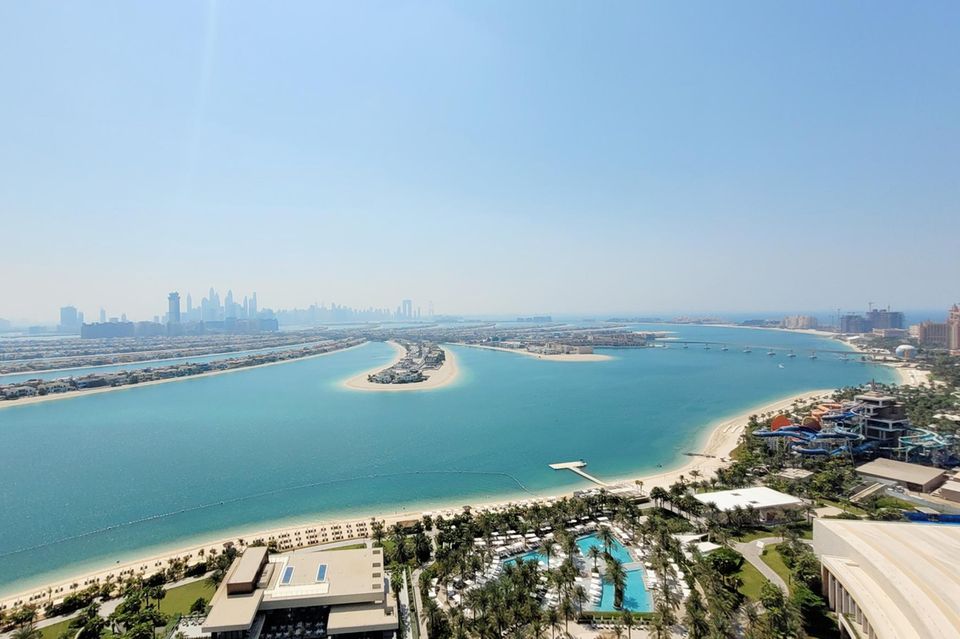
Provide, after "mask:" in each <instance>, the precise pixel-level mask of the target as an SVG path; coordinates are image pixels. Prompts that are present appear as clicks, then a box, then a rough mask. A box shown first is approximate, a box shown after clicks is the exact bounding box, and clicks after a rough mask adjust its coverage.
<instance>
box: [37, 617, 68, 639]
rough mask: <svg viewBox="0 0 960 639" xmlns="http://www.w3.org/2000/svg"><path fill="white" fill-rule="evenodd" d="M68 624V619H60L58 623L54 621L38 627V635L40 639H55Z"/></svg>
mask: <svg viewBox="0 0 960 639" xmlns="http://www.w3.org/2000/svg"><path fill="white" fill-rule="evenodd" d="M69 625H70V620H69V619H67V620H66V621H61V622H60V623H55V624H53V625H52V626H47V627H46V628H41V629H40V637H41V638H42V639H57V637H59V636H60V635H61V634H62V633H63V632H64V631H65V630H66V629H67V626H69Z"/></svg>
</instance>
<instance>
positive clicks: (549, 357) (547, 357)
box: [457, 342, 613, 362]
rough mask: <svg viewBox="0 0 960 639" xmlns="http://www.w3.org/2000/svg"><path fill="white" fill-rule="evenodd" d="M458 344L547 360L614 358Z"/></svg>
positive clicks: (586, 360) (598, 354)
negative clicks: (551, 353)
mask: <svg viewBox="0 0 960 639" xmlns="http://www.w3.org/2000/svg"><path fill="white" fill-rule="evenodd" d="M457 345H458V346H466V347H468V348H484V349H487V350H490V351H501V352H504V353H515V354H517V355H526V356H527V357H535V358H536V359H541V360H543V361H546V362H603V361H606V360H608V359H613V356H612V355H603V354H600V353H584V354H582V355H578V354H573V353H569V354H564V355H543V354H541V353H531V352H530V351H522V350H520V349H518V348H501V347H499V346H486V345H483V344H463V343H461V342H458V343H457Z"/></svg>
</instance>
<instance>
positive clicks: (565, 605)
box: [560, 597, 577, 634]
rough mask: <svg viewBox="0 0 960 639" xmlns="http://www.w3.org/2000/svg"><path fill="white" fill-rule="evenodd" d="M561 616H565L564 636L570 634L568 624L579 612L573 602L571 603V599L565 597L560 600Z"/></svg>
mask: <svg viewBox="0 0 960 639" xmlns="http://www.w3.org/2000/svg"><path fill="white" fill-rule="evenodd" d="M560 614H561V615H562V616H563V632H564V634H570V633H569V625H568V624H569V623H570V620H571V619H573V617H574V616H575V615H576V614H577V610H576V608H574V607H573V602H572V601H570V597H564V598H563V599H561V600H560Z"/></svg>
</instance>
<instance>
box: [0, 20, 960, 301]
mask: <svg viewBox="0 0 960 639" xmlns="http://www.w3.org/2000/svg"><path fill="white" fill-rule="evenodd" d="M958 32H960V5H958V4H957V3H952V2H945V3H938V2H923V3H906V2H902V3H890V2H873V3H865V2H851V3H847V2H813V3H800V2H797V3H782V2H733V3H715V2H702V3H697V2H691V3H667V2H662V3H640V2H623V3H617V2H605V3H583V2H549V3H548V2H520V3H518V2H463V3H431V2H415V3H407V2H381V3H362V2H350V3H339V4H333V3H318V2H284V3H269V4H266V5H265V4H263V3H254V2H222V3H204V2H163V3H145V2H144V3H135V2H125V1H123V2H121V1H116V2H96V3H93V2H87V3H83V2H74V3H63V2H39V1H38V2H20V3H15V2H8V3H3V4H2V5H0V77H2V78H3V93H2V95H3V99H2V100H0V123H2V127H3V128H2V134H0V175H2V176H3V177H2V179H0V223H2V224H0V234H2V237H3V239H2V249H0V269H2V271H3V273H4V274H5V275H6V277H5V278H4V280H5V282H4V287H3V288H4V293H3V295H2V296H0V317H7V318H31V319H50V318H53V317H55V314H56V309H57V307H58V306H60V305H63V304H67V303H72V304H76V305H78V306H79V307H80V308H81V309H82V310H85V311H86V312H87V314H88V316H92V315H93V314H94V313H95V311H96V309H98V308H99V307H100V306H105V307H106V308H107V309H108V312H110V314H119V313H120V312H127V313H128V314H130V315H131V316H139V317H150V316H152V315H154V314H157V313H161V312H162V310H163V308H164V304H165V296H166V292H167V291H170V290H180V291H181V292H182V293H184V294H185V293H186V292H188V291H189V292H192V293H193V295H194V297H195V298H196V299H199V297H200V296H201V295H202V294H203V292H204V291H205V290H206V289H207V288H208V287H209V286H211V285H213V286H216V287H217V288H218V289H221V291H225V290H226V289H227V288H232V289H234V291H244V292H246V291H251V290H257V291H258V292H259V294H260V299H261V304H263V305H268V306H274V307H289V306H294V305H299V306H303V305H307V304H309V303H311V302H314V301H324V302H330V301H336V302H339V303H343V304H349V305H355V306H368V305H374V306H389V307H393V306H396V304H397V302H398V300H399V299H400V298H402V297H412V298H414V299H415V300H417V302H418V303H422V304H423V305H424V306H425V305H426V301H428V300H432V301H433V302H434V305H435V307H436V309H437V312H452V313H481V312H486V313H500V312H503V313H514V312H515V313H530V312H555V313H560V312H598V313H602V312H614V311H635V312H644V313H648V312H649V313H653V312H657V311H663V310H668V309H669V310H690V311H697V310H717V311H723V310H754V309H831V308H837V307H844V308H850V309H860V308H864V307H866V304H867V302H868V301H873V302H875V303H879V304H884V305H886V304H891V305H893V306H895V307H903V308H937V307H941V306H946V305H947V304H948V303H952V302H954V301H957V298H958V297H960V293H958V289H957V288H956V282H957V281H958V277H960V254H958V250H957V247H958V246H960V241H958V238H960V205H958V202H960V118H958V114H960V38H957V37H956V34H957V33H958Z"/></svg>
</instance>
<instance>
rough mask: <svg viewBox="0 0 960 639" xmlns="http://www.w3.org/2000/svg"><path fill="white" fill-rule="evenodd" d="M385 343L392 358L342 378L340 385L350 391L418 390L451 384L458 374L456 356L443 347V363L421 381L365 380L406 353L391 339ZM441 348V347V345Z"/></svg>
mask: <svg viewBox="0 0 960 639" xmlns="http://www.w3.org/2000/svg"><path fill="white" fill-rule="evenodd" d="M387 344H389V345H390V346H392V347H393V349H394V351H395V355H394V358H393V359H392V360H390V362H388V363H387V364H384V365H382V366H377V367H376V368H371V369H370V370H366V371H363V372H362V373H359V374H357V375H354V376H353V377H349V378H347V379H345V380H343V381H342V382H341V383H340V385H341V386H342V387H344V388H346V389H348V390H352V391H370V392H381V393H383V392H387V393H391V392H398V391H418V390H436V389H438V388H442V387H444V386H448V385H450V384H452V383H453V382H454V381H455V380H456V379H457V377H459V375H460V368H459V366H458V365H457V357H456V355H454V354H453V351H452V350H451V349H450V348H445V349H444V351H443V352H444V358H443V364H441V365H440V368H437V369H433V370H431V371H430V373H429V375H427V379H425V380H424V381H422V382H412V383H409V384H377V383H376V382H371V381H368V380H367V376H368V375H372V374H374V373H379V372H380V371H382V370H383V369H385V368H390V367H391V366H393V365H394V364H396V363H397V362H399V361H400V360H401V359H403V356H404V355H406V354H407V350H406V349H405V348H404V347H403V346H401V345H400V344H398V343H397V342H395V341H393V340H388V341H387ZM441 348H442V347H441Z"/></svg>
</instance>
